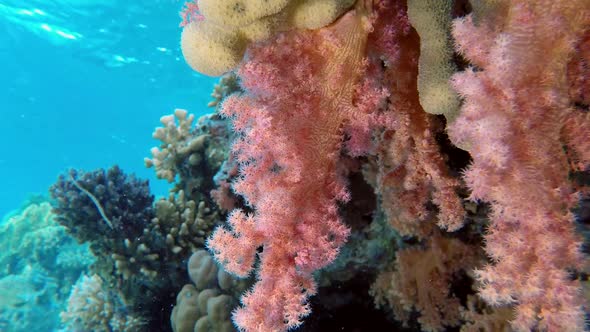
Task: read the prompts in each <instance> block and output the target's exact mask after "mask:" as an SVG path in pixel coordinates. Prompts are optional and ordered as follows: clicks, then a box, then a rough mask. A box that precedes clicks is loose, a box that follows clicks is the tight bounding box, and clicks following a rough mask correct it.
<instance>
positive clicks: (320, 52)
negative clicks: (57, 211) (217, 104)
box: [208, 12, 381, 331]
mask: <svg viewBox="0 0 590 332" xmlns="http://www.w3.org/2000/svg"><path fill="white" fill-rule="evenodd" d="M366 35H367V31H365V29H364V26H363V23H362V18H361V15H359V14H357V13H355V12H351V13H348V14H346V15H345V16H344V17H343V18H341V19H340V20H339V21H338V22H336V23H335V24H334V25H333V26H331V27H330V28H325V29H321V30H319V31H314V32H311V31H309V32H291V33H286V34H281V35H278V36H277V37H275V38H272V39H271V40H269V41H266V42H263V43H260V44H257V45H255V46H253V47H251V48H250V49H249V52H248V54H247V61H245V63H244V64H243V65H242V66H241V68H240V69H239V75H240V77H241V79H242V85H243V88H244V89H245V90H246V93H244V94H243V95H239V96H238V95H234V96H231V97H229V98H228V99H227V100H226V101H225V102H224V104H223V107H222V112H223V114H224V115H226V116H228V117H230V118H231V119H232V123H233V126H234V129H235V130H236V132H237V133H238V138H237V140H236V142H235V143H234V146H233V152H234V153H235V155H236V157H237V158H238V159H237V160H238V162H239V163H240V173H239V178H238V180H237V181H236V182H235V183H234V185H233V187H234V190H235V191H236V192H237V193H238V194H241V195H242V196H243V197H244V199H245V201H246V202H247V204H248V205H249V207H251V208H252V210H253V211H252V212H249V213H247V212H243V211H240V210H237V211H234V212H233V213H232V214H231V215H230V218H229V226H230V228H229V229H227V228H219V229H217V230H216V232H215V233H214V234H213V236H212V237H211V239H210V241H209V243H208V246H209V248H210V249H211V250H212V251H213V252H214V254H215V257H216V258H217V260H218V261H219V262H221V263H222V264H224V265H225V268H226V269H227V270H228V271H229V272H232V273H234V274H236V275H239V276H246V275H248V274H249V273H250V271H251V270H252V269H253V267H254V264H255V260H256V253H257V250H258V249H262V252H261V253H259V254H258V256H259V258H260V261H259V263H258V266H257V282H256V284H255V285H254V287H253V288H252V289H251V290H250V291H248V292H247V293H246V294H245V295H244V296H243V297H242V307H241V308H239V309H237V310H236V311H235V313H234V322H235V323H236V325H237V326H238V327H239V328H240V329H242V330H246V331H282V330H287V329H290V328H293V327H296V326H298V325H300V324H301V318H302V317H304V316H305V315H307V314H308V313H309V312H310V308H309V305H308V303H307V300H308V298H309V296H311V295H313V294H314V293H315V292H316V285H315V282H314V280H313V277H312V273H313V272H314V271H316V270H318V269H320V268H322V267H324V266H326V265H327V264H329V263H330V262H332V261H333V260H334V259H335V257H336V255H337V254H338V250H339V248H340V246H341V245H342V244H343V243H344V241H345V240H346V238H347V236H348V234H349V230H348V228H347V227H346V226H345V225H344V224H343V223H342V222H341V220H340V217H339V215H338V205H337V204H338V202H345V201H347V200H348V199H349V193H348V191H347V189H346V183H345V180H344V176H343V170H342V169H341V167H342V166H340V165H339V163H338V162H339V159H340V153H341V150H342V146H343V142H344V130H346V127H347V124H348V123H352V122H354V121H353V120H354V119H361V120H362V118H363V117H366V116H370V114H363V112H362V111H359V108H358V107H356V106H354V105H353V99H354V95H355V91H356V90H357V82H358V78H359V76H360V74H361V71H362V69H363V68H364V66H363V53H364V47H365V41H366ZM328 59H330V60H329V61H328ZM375 94H376V96H379V95H380V94H381V92H379V91H376V92H375ZM375 98H377V99H378V97H375ZM375 98H373V99H371V100H369V101H366V102H365V103H367V104H371V105H372V104H375V103H378V102H377V101H375ZM363 123H365V124H368V123H370V121H368V120H365V121H364V122H363ZM357 131H358V130H357ZM360 131H361V132H364V131H365V130H364V129H360ZM352 135H353V136H354V134H352ZM358 149H359V150H361V149H362V147H358Z"/></svg>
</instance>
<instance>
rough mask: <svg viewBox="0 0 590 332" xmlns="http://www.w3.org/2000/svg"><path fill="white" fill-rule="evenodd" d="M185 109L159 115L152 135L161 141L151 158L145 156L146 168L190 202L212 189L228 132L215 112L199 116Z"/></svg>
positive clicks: (222, 156) (223, 154)
mask: <svg viewBox="0 0 590 332" xmlns="http://www.w3.org/2000/svg"><path fill="white" fill-rule="evenodd" d="M194 119H195V116H194V115H193V114H189V113H188V112H187V111H185V110H180V109H177V110H175V111H174V114H170V115H166V116H163V117H162V118H161V119H160V122H161V123H162V124H163V125H164V127H158V128H156V130H155V131H154V134H153V137H154V138H155V139H158V140H159V141H160V142H161V144H160V146H159V147H154V148H152V150H151V153H152V158H151V159H150V158H145V159H144V162H145V165H146V167H148V168H149V167H153V168H154V169H155V171H156V176H157V177H158V178H160V179H166V180H168V182H170V183H173V182H175V181H176V183H175V185H174V188H172V191H173V192H179V191H181V190H182V191H184V193H185V195H186V197H187V198H188V199H190V200H194V201H203V200H205V199H207V195H203V193H208V192H209V191H210V190H212V189H213V179H212V178H213V176H214V175H215V173H216V172H217V171H218V169H219V168H220V167H221V165H222V163H223V161H224V160H225V159H226V157H227V150H228V145H229V143H228V140H229V133H228V131H229V130H228V128H227V125H226V122H225V121H222V120H220V118H219V116H218V115H215V114H213V115H208V116H203V117H201V118H199V120H198V121H197V123H196V124H195V125H193V124H194Z"/></svg>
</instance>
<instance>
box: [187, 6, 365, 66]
mask: <svg viewBox="0 0 590 332" xmlns="http://www.w3.org/2000/svg"><path fill="white" fill-rule="evenodd" d="M353 4H354V0H200V1H199V11H200V13H201V14H202V15H203V17H204V20H200V21H197V20H195V21H192V22H190V23H189V24H187V25H186V26H185V28H184V30H183V32H182V35H181V40H180V46H181V49H182V54H183V55H184V58H185V60H186V62H187V63H188V64H189V65H190V66H191V68H193V69H194V70H195V71H198V72H200V73H202V74H205V75H209V76H219V75H222V74H223V73H225V72H228V71H230V70H232V69H233V68H235V67H236V66H237V65H238V63H239V62H240V61H241V60H242V58H243V56H244V53H245V51H246V48H247V46H248V44H249V43H252V42H256V41H261V40H264V39H267V38H269V37H271V36H272V35H273V34H275V33H277V32H280V31H286V30H291V29H317V28H321V27H324V26H326V25H328V24H330V23H332V22H334V20H336V19H337V18H338V17H339V16H340V15H342V14H343V13H344V12H345V11H346V10H347V9H348V8H350V7H351V6H352V5H353Z"/></svg>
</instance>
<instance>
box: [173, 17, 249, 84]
mask: <svg viewBox="0 0 590 332" xmlns="http://www.w3.org/2000/svg"><path fill="white" fill-rule="evenodd" d="M180 47H181V49H182V54H183V55H184V59H185V60H186V62H187V63H188V64H189V66H191V68H193V69H194V70H196V71H198V72H200V73H202V74H205V75H208V76H219V75H222V74H223V73H225V72H228V71H230V70H231V69H233V68H235V67H236V66H237V64H238V63H239V62H240V60H241V59H242V57H243V56H244V52H245V48H246V45H245V43H244V42H243V40H241V39H240V38H239V35H238V33H237V32H236V31H231V30H226V29H221V28H219V27H217V26H215V25H214V24H211V23H209V22H208V21H206V20H205V21H193V22H190V23H189V24H188V25H186V26H185V27H184V29H183V30H182V35H181V37H180Z"/></svg>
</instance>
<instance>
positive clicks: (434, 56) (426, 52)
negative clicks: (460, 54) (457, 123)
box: [408, 0, 459, 120]
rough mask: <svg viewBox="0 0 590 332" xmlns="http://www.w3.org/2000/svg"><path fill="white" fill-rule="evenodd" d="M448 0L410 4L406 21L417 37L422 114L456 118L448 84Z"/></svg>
mask: <svg viewBox="0 0 590 332" xmlns="http://www.w3.org/2000/svg"><path fill="white" fill-rule="evenodd" d="M452 4H453V2H452V1H450V0H409V1H408V18H409V19H410V22H411V24H412V26H413V27H414V28H415V29H416V31H417V32H418V35H420V60H419V61H420V62H419V73H418V92H419V94H420V104H421V105H422V107H423V108H424V111H426V112H428V113H431V114H444V115H445V117H446V118H447V120H452V119H454V118H455V116H456V114H457V112H458V110H459V98H458V96H457V94H456V93H455V92H454V91H453V89H452V88H451V86H450V84H449V79H450V78H451V75H453V73H454V72H455V66H454V65H453V63H452V56H453V51H452V44H451V36H450V31H451V19H452V17H451V9H452Z"/></svg>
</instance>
